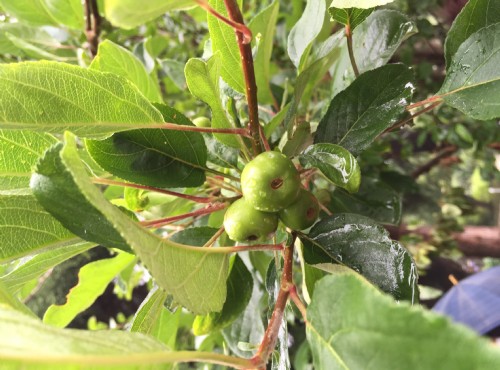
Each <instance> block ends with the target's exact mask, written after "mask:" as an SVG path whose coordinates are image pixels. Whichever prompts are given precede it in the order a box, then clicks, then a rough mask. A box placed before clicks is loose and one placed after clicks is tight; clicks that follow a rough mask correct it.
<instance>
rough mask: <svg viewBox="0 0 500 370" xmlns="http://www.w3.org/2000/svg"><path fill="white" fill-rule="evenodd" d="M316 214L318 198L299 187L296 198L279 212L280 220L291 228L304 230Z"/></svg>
mask: <svg viewBox="0 0 500 370" xmlns="http://www.w3.org/2000/svg"><path fill="white" fill-rule="evenodd" d="M318 215H319V203H318V200H317V199H316V197H315V196H314V195H313V193H311V192H310V191H308V190H306V189H301V190H300V192H299V196H298V197H297V200H296V201H295V202H294V203H292V204H291V205H289V206H288V207H286V208H284V209H282V210H281V211H280V212H279V217H280V220H281V222H283V223H284V224H285V226H287V227H289V228H290V229H292V230H304V229H307V228H309V227H311V226H312V225H313V224H314V222H315V221H316V220H317V218H318Z"/></svg>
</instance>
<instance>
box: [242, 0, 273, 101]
mask: <svg viewBox="0 0 500 370" xmlns="http://www.w3.org/2000/svg"><path fill="white" fill-rule="evenodd" d="M278 15H279V1H277V0H275V1H273V2H272V3H271V5H269V6H268V7H267V8H265V9H264V10H262V11H261V12H260V13H259V14H257V15H256V16H255V17H253V18H252V20H251V21H250V23H249V24H248V27H249V28H250V30H251V31H252V34H253V35H254V40H255V38H259V43H258V44H259V48H258V50H257V55H256V56H255V58H254V68H255V80H256V82H257V95H258V100H259V103H261V104H272V103H273V101H274V98H273V95H272V93H271V87H270V85H269V81H270V78H271V71H270V67H271V64H270V62H269V61H270V59H271V54H272V51H273V41H274V33H275V32H276V21H277V20H278Z"/></svg>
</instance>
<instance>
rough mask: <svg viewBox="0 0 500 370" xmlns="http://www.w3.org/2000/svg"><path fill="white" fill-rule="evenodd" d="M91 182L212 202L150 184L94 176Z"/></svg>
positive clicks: (199, 201) (200, 201)
mask: <svg viewBox="0 0 500 370" xmlns="http://www.w3.org/2000/svg"><path fill="white" fill-rule="evenodd" d="M92 182H93V183H94V184H101V185H115V186H123V187H127V188H134V189H143V190H149V191H154V192H156V193H161V194H167V195H173V196H174V197H178V198H183V199H187V200H191V201H193V202H196V203H210V202H212V201H213V200H214V199H213V198H207V197H197V196H195V195H188V194H182V193H178V192H175V191H170V190H165V189H159V188H155V187H152V186H146V185H139V184H133V183H129V182H121V181H115V180H109V179H103V178H96V177H94V178H93V179H92Z"/></svg>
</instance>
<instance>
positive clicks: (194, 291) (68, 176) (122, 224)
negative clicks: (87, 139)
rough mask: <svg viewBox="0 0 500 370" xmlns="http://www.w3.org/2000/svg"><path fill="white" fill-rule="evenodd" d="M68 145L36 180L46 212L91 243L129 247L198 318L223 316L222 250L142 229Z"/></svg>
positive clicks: (70, 140) (70, 141) (49, 158)
mask: <svg viewBox="0 0 500 370" xmlns="http://www.w3.org/2000/svg"><path fill="white" fill-rule="evenodd" d="M65 139H66V144H65V145H64V146H63V147H61V146H56V147H55V148H54V149H53V150H51V151H50V152H48V153H47V154H46V156H45V157H44V158H43V160H42V161H41V163H40V164H39V166H38V168H37V173H36V174H35V175H34V176H33V179H32V188H33V190H34V192H35V194H36V196H37V198H38V199H39V200H40V201H41V202H42V203H43V205H44V207H46V208H47V209H48V210H49V211H50V212H51V213H52V214H53V215H54V216H55V217H56V218H58V219H59V220H60V221H61V222H62V223H63V224H64V225H65V226H66V227H68V228H73V229H76V231H78V232H79V233H81V234H82V235H83V236H84V237H85V239H87V240H90V241H95V242H98V243H100V244H103V245H105V246H108V247H110V246H118V247H123V246H124V245H125V246H130V247H131V248H132V249H133V250H134V251H135V252H136V253H137V255H138V256H139V258H141V259H142V262H143V263H144V265H145V266H147V268H148V270H149V272H150V273H151V275H152V276H153V277H154V278H155V280H156V282H157V284H158V285H159V286H160V287H161V288H163V289H165V290H166V291H167V292H169V293H171V294H172V295H173V297H174V299H175V300H176V301H177V302H179V303H180V304H182V305H183V306H185V307H186V308H187V309H189V310H191V311H193V312H194V313H197V314H206V313H209V312H213V311H220V310H221V309H222V306H223V303H224V301H225V299H226V279H227V275H228V271H227V270H228V267H227V266H228V260H227V255H226V254H225V253H219V252H218V248H203V249H202V248H198V247H191V246H185V245H181V244H177V243H175V242H172V241H169V240H165V239H162V238H160V237H159V236H158V235H155V234H153V233H151V232H150V231H148V230H146V229H144V228H142V227H141V226H139V225H138V224H137V223H136V222H134V221H133V220H132V219H130V218H129V217H128V216H127V215H125V214H124V213H122V212H121V211H120V210H119V209H118V208H116V207H115V206H113V205H112V204H111V203H109V202H108V201H107V200H106V199H105V198H104V196H103V195H102V194H101V192H100V191H99V189H98V188H97V187H95V186H94V185H93V184H92V183H91V181H90V179H89V178H88V176H87V173H86V170H85V165H84V164H83V163H82V162H81V160H80V158H79V157H78V153H77V149H76V144H75V138H74V137H73V136H72V135H71V134H69V133H68V134H66V135H65ZM101 241H103V243H101ZM207 287H209V289H207Z"/></svg>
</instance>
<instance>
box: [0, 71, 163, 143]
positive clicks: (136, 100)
mask: <svg viewBox="0 0 500 370" xmlns="http://www.w3.org/2000/svg"><path fill="white" fill-rule="evenodd" d="M0 108H1V109H0V124H1V125H2V128H4V129H21V130H34V131H45V132H51V133H63V132H64V131H65V130H71V131H72V132H74V133H75V134H78V135H81V136H85V137H96V136H104V135H106V134H110V133H113V132H116V131H123V130H129V129H133V128H139V127H147V125H148V124H150V125H152V126H154V124H158V123H161V122H163V120H162V116H161V114H160V112H158V111H157V110H156V109H155V108H154V107H153V106H152V105H151V104H150V103H149V102H148V101H147V100H146V99H145V98H144V97H143V95H142V94H141V93H140V92H139V91H138V90H137V89H136V87H135V86H133V85H132V84H131V83H130V82H128V81H127V80H125V79H124V78H123V77H119V76H116V75H114V74H111V73H103V72H99V71H93V70H88V69H83V68H80V67H77V66H73V65H69V64H64V63H57V62H45V61H41V62H23V63H15V64H2V65H0Z"/></svg>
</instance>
